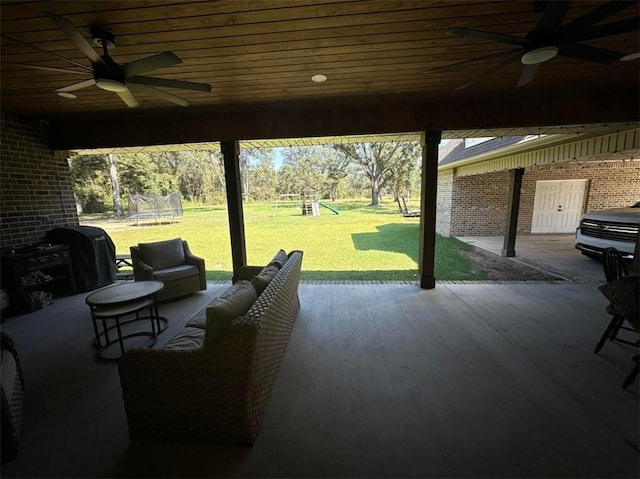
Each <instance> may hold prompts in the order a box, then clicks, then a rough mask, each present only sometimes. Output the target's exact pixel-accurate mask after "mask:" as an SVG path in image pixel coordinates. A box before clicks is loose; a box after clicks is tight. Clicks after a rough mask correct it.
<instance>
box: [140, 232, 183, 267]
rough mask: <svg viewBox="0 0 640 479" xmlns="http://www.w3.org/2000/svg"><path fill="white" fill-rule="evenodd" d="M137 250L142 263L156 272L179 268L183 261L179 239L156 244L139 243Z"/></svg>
mask: <svg viewBox="0 0 640 479" xmlns="http://www.w3.org/2000/svg"><path fill="white" fill-rule="evenodd" d="M138 248H139V249H140V256H142V261H144V262H145V263H147V264H148V265H149V266H151V267H152V268H153V269H156V270H157V269H165V268H171V267H173V266H179V265H181V264H184V261H185V257H184V248H183V247H182V240H181V239H180V238H175V239H171V240H167V241H158V242H156V243H140V244H139V245H138Z"/></svg>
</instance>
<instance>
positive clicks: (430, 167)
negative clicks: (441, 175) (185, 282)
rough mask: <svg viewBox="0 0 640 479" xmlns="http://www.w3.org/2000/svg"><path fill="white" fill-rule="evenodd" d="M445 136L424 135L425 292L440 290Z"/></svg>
mask: <svg viewBox="0 0 640 479" xmlns="http://www.w3.org/2000/svg"><path fill="white" fill-rule="evenodd" d="M441 137H442V132H441V131H440V130H432V131H426V132H424V134H423V135H422V187H421V189H420V253H419V257H418V282H419V284H420V287H421V288H423V289H433V288H435V287H436V277H435V275H434V266H435V256H436V255H435V251H436V198H437V193H438V145H439V144H440V138H441Z"/></svg>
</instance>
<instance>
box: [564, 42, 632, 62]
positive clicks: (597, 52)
mask: <svg viewBox="0 0 640 479" xmlns="http://www.w3.org/2000/svg"><path fill="white" fill-rule="evenodd" d="M558 55H562V56H563V57H569V58H575V59H577V60H586V61H588V62H593V63H601V64H603V65H609V64H610V63H614V62H616V61H618V60H620V58H621V57H622V54H621V53H618V52H614V51H613V50H605V49H604V48H598V47H592V46H590V45H583V44H581V43H567V44H563V45H560V49H559V50H558Z"/></svg>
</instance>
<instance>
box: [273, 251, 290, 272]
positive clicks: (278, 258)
mask: <svg viewBox="0 0 640 479" xmlns="http://www.w3.org/2000/svg"><path fill="white" fill-rule="evenodd" d="M288 259H289V256H287V252H286V251H285V250H283V249H281V250H280V251H278V252H277V253H276V255H275V256H274V257H273V259H272V260H271V262H270V263H269V264H270V265H272V264H274V265H276V266H277V267H278V268H282V266H283V265H284V264H285V263H286V262H287V260H288Z"/></svg>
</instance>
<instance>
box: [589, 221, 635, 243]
mask: <svg viewBox="0 0 640 479" xmlns="http://www.w3.org/2000/svg"><path fill="white" fill-rule="evenodd" d="M580 231H581V233H582V234H583V235H585V236H592V237H594V238H602V239H608V240H613V241H625V242H627V243H635V241H636V238H637V237H638V225H630V224H628V223H617V222H613V221H598V220H583V221H582V223H581V224H580Z"/></svg>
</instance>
